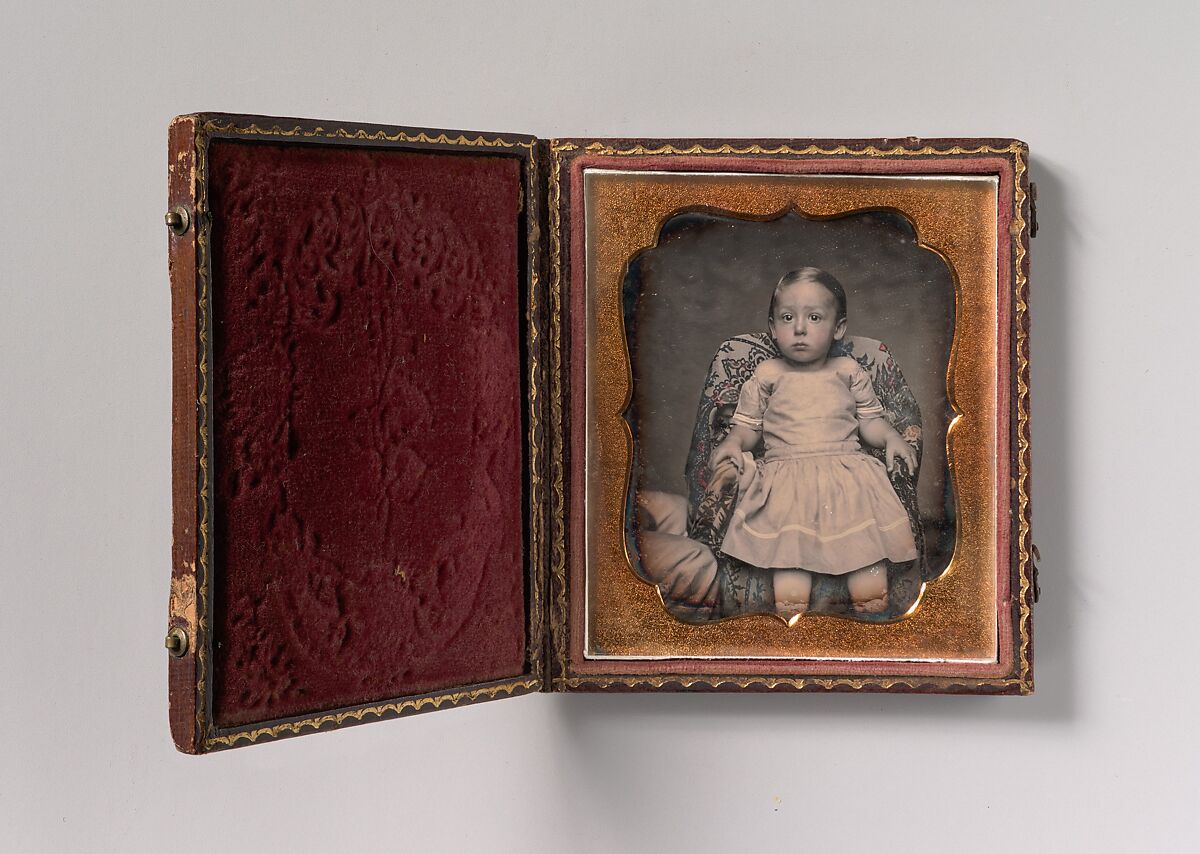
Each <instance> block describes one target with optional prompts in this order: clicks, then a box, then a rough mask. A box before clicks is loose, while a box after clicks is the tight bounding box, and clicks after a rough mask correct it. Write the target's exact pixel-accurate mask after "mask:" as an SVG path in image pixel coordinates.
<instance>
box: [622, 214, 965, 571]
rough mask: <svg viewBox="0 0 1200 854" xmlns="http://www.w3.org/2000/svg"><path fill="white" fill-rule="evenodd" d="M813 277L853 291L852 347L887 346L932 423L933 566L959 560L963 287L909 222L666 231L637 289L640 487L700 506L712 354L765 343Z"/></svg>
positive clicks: (628, 306) (688, 218) (871, 219)
mask: <svg viewBox="0 0 1200 854" xmlns="http://www.w3.org/2000/svg"><path fill="white" fill-rule="evenodd" d="M806 266H811V267H820V268H821V269H823V270H827V271H828V272H830V273H832V274H833V275H834V276H835V277H837V279H838V280H839V281H840V282H841V283H842V285H843V286H844V287H845V289H846V295H847V303H848V318H849V322H848V326H847V334H849V335H860V336H865V337H868V338H876V339H878V340H880V341H883V342H884V343H886V344H887V346H888V347H889V348H890V349H891V351H892V353H893V355H894V357H895V359H896V362H897V363H898V364H899V365H900V369H901V371H902V372H903V373H904V376H905V379H906V380H907V381H908V383H909V386H910V387H911V389H912V391H913V393H914V394H915V395H916V398H917V401H918V403H919V404H920V407H921V416H922V420H923V423H924V459H923V461H922V463H921V477H920V482H919V485H918V501H919V506H920V510H921V515H922V518H923V520H924V522H925V525H926V528H927V533H928V535H929V539H928V542H929V547H930V558H931V560H932V561H933V562H934V563H935V564H937V563H940V562H943V561H948V560H949V557H950V553H951V552H952V551H953V548H954V521H953V520H954V505H953V496H952V495H951V494H950V479H949V472H948V469H947V463H946V429H947V427H948V426H949V423H950V419H951V417H952V415H953V413H952V412H951V410H950V407H949V404H948V402H947V400H946V370H947V366H948V364H949V359H950V346H951V343H952V341H953V336H954V280H953V277H952V275H951V271H950V269H949V267H948V266H947V265H946V263H945V262H944V261H943V260H942V258H941V257H940V256H939V255H937V254H936V253H934V252H932V251H930V250H927V249H924V248H922V247H920V246H919V245H918V244H917V241H916V235H915V233H914V231H913V228H912V226H911V224H910V223H909V222H908V220H906V219H905V218H904V217H903V216H901V215H899V214H897V213H892V212H888V211H871V212H867V213H858V214H851V215H848V216H844V217H838V218H836V219H829V220H810V219H806V218H805V217H803V216H800V215H799V214H796V213H787V214H784V215H783V216H781V217H779V218H777V219H773V220H769V221H766V222H759V221H754V220H745V219H738V218H734V217H731V216H721V215H716V214H712V213H695V212H692V213H682V214H679V215H677V216H674V217H672V218H671V219H669V220H668V221H667V222H666V223H665V224H664V225H663V228H662V232H661V234H660V238H659V241H658V244H657V246H655V247H653V248H651V249H648V250H646V251H644V252H642V253H640V254H639V255H638V256H636V257H635V258H634V259H633V261H632V262H631V263H630V266H629V271H628V273H627V275H626V279H625V288H624V299H625V324H626V334H627V336H628V339H629V346H630V353H631V356H632V362H633V375H634V382H633V400H632V401H631V406H630V410H629V413H628V415H629V418H630V421H631V423H632V425H633V427H634V433H635V437H636V439H635V440H636V442H637V454H636V458H637V465H638V467H639V470H638V471H637V472H635V477H636V482H637V484H638V488H639V489H653V490H662V491H665V492H673V493H678V494H686V493H687V488H686V485H685V483H684V477H683V471H684V465H685V462H686V460H687V454H688V448H689V445H690V442H691V437H692V428H693V427H694V426H695V418H696V407H697V403H698V401H699V397H700V391H701V389H702V388H703V386H704V379H705V376H706V374H707V372H708V367H709V363H710V362H711V361H712V357H713V354H714V353H715V352H716V350H717V347H718V346H720V344H721V342H723V341H724V340H726V339H727V338H729V337H731V336H733V335H737V334H741V333H746V332H761V331H766V328H767V312H768V306H769V303H770V299H771V292H772V290H773V288H774V287H775V284H776V282H778V280H779V278H780V276H782V275H783V274H784V273H786V272H787V271H789V270H793V269H796V268H798V267H806Z"/></svg>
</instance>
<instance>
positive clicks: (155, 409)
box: [0, 2, 1200, 854]
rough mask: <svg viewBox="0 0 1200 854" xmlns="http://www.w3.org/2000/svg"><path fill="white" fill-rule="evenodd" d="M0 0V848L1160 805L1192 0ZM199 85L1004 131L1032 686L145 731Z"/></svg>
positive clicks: (1177, 723) (620, 837)
mask: <svg viewBox="0 0 1200 854" xmlns="http://www.w3.org/2000/svg"><path fill="white" fill-rule="evenodd" d="M3 17H4V25H3V27H2V28H0V75H2V79H0V99H2V101H3V103H2V106H3V117H4V131H3V134H2V135H0V170H2V171H0V223H2V228H3V234H2V235H0V292H2V297H0V299H2V303H0V484H3V486H4V489H3V491H2V492H0V568H2V579H0V580H2V584H0V679H2V681H0V716H2V720H3V725H4V734H3V737H2V741H0V756H2V758H0V827H3V829H4V830H3V843H2V844H3V847H4V848H5V849H6V850H12V851H92V850H96V851H100V850H122V851H153V852H172V854H175V852H191V851H209V852H211V851H253V850H272V849H278V848H284V847H285V846H286V847H287V848H288V849H290V850H295V851H301V850H305V851H341V850H362V849H366V848H368V847H371V848H382V849H399V850H403V849H408V850H413V851H428V850H450V851H454V850H464V849H467V848H468V847H472V848H479V849H484V850H498V851H531V850H534V851H535V850H542V851H562V850H577V851H610V850H622V849H625V850H629V849H632V850H655V851H685V850H688V851H691V850H705V849H718V848H721V847H724V848H726V849H728V850H742V849H747V848H749V847H750V846H751V845H752V844H753V845H754V846H755V847H761V848H764V849H765V848H766V847H767V846H771V847H772V848H774V849H776V850H778V849H782V850H787V849H792V848H806V849H807V848H812V849H814V850H816V849H824V850H837V849H857V850H863V849H865V848H867V847H869V846H870V847H873V848H874V850H889V851H918V850H919V851H958V850H962V849H968V850H972V851H1017V850H1021V851H1055V850H1110V851H1123V850H1127V849H1128V848H1131V847H1134V846H1136V848H1137V849H1139V850H1176V849H1184V848H1186V847H1188V846H1189V845H1192V844H1194V842H1195V837H1196V836H1197V830H1198V827H1197V811H1196V809H1195V806H1196V803H1197V795H1198V794H1200V749H1198V748H1200V735H1198V731H1197V727H1196V724H1195V710H1194V706H1195V704H1196V703H1197V701H1198V700H1200V689H1198V688H1197V686H1196V682H1195V679H1194V675H1195V673H1196V671H1197V662H1196V656H1197V651H1196V644H1195V636H1196V630H1195V621H1196V619H1197V618H1196V614H1197V607H1196V594H1195V584H1194V573H1195V571H1196V556H1195V554H1194V549H1193V547H1191V546H1187V545H1186V543H1187V542H1190V534H1191V532H1192V531H1193V530H1194V529H1195V527H1196V524H1195V520H1194V514H1195V509H1194V508H1195V501H1194V500H1193V497H1194V495H1195V489H1196V483H1197V476H1198V475H1200V467H1198V465H1197V452H1196V450H1195V448H1194V445H1195V442H1194V441H1193V436H1192V434H1193V433H1194V432H1195V424H1196V422H1197V415H1198V414H1200V413H1198V411H1197V395H1196V384H1195V380H1194V378H1192V377H1191V374H1190V371H1189V368H1188V366H1189V365H1190V363H1191V361H1192V354H1193V352H1194V350H1195V348H1194V346H1193V345H1192V344H1191V342H1190V341H1189V337H1190V336H1192V335H1194V334H1195V333H1194V329H1195V322H1194V317H1195V315H1196V310H1197V308H1198V307H1200V300H1198V298H1197V291H1196V287H1195V283H1196V243H1197V241H1196V238H1195V212H1194V204H1195V199H1196V196H1197V191H1198V190H1200V187H1198V186H1197V180H1196V177H1195V170H1194V164H1193V162H1192V157H1193V154H1194V152H1193V150H1192V145H1191V144H1190V143H1188V142H1187V141H1188V140H1193V139H1195V138H1196V136H1197V131H1198V130H1200V127H1198V124H1200V123H1198V122H1197V115H1196V110H1195V97H1194V96H1195V86H1196V83H1197V82H1198V81H1197V72H1196V65H1195V60H1194V48H1195V44H1194V43H1195V41H1196V36H1197V32H1198V27H1197V25H1198V23H1200V18H1198V12H1197V8H1196V7H1195V6H1194V5H1193V4H1185V3H1176V4H1169V5H1164V6H1160V7H1157V8H1149V7H1139V6H1131V5H1129V4H1127V3H1071V4H1054V5H1050V4H1045V3H992V4H989V5H987V6H984V5H982V4H966V3H958V2H948V3H938V4H933V3H908V4H895V3H861V2H860V3H855V4H850V5H838V4H831V3H819V4H803V3H794V2H789V3H779V4H754V5H745V6H741V7H735V6H733V5H732V4H729V3H720V4H713V5H711V6H710V5H705V4H702V3H693V4H687V5H684V6H680V5H663V6H660V5H652V4H644V3H638V4H629V5H623V4H617V3H605V4H589V5H588V6H586V7H575V6H571V5H568V4H563V3H544V4H540V5H536V6H534V5H522V6H520V7H514V8H507V7H505V6H502V5H500V4H488V5H487V6H481V7H480V8H478V9H469V8H465V7H464V8H459V7H450V6H449V5H448V4H447V5H441V4H434V3H428V2H426V3H421V4H401V3H382V2H380V3H375V4H370V5H355V4H338V3H329V2H321V3H288V4H276V5H272V6H257V5H252V4H247V3H217V2H214V3H207V4H204V5H196V4H173V5H172V4H164V3H155V4H150V3H147V4H145V5H143V6H137V5H133V4H118V3H108V4H93V5H83V4H79V5H73V4H72V5H66V4H64V5H63V6H61V7H60V8H57V9H56V8H52V7H50V6H48V5H46V6H43V5H41V4H32V3H30V4H21V5H19V6H16V5H10V6H9V7H6V9H5V14H4V16H3ZM199 109H223V110H228V111H246V112H251V111H256V112H265V113H272V114H276V115H309V116H315V117H320V118H330V119H348V120H359V121H378V122H402V123H406V124H418V125H422V124H423V125H431V126H449V127H456V126H467V127H472V128H480V129H488V130H514V131H529V132H533V133H537V134H539V135H543V136H551V135H556V134H561V135H568V134H578V135H610V136H620V135H681V136H688V135H697V136H732V135H745V136H776V135H796V136H809V135H812V136H874V135H904V134H920V135H927V136H933V135H956V136H957V135H1012V136H1018V137H1021V138H1024V139H1026V140H1028V141H1029V142H1030V143H1031V145H1032V146H1033V151H1034V157H1033V161H1032V170H1033V174H1034V177H1035V178H1036V179H1037V182H1038V186H1039V189H1040V191H1041V202H1040V214H1041V219H1042V224H1043V225H1042V229H1043V230H1042V234H1041V236H1040V237H1039V238H1038V240H1037V242H1036V243H1035V246H1034V297H1033V317H1034V359H1035V365H1036V371H1035V373H1034V380H1033V395H1034V417H1035V421H1034V424H1035V427H1034V430H1033V433H1034V447H1035V455H1036V464H1035V485H1036V492H1035V494H1036V500H1035V507H1036V511H1035V529H1034V530H1035V536H1036V540H1037V542H1038V544H1039V546H1040V548H1041V552H1042V558H1043V560H1042V565H1043V573H1042V592H1043V599H1042V604H1041V605H1040V606H1039V607H1038V616H1037V620H1038V641H1037V642H1038V691H1037V693H1036V694H1035V695H1034V696H1032V697H1029V698H993V699H989V698H954V697H912V696H907V697H906V696H884V697H879V696H802V697H797V696H737V695H730V696H687V695H658V696H653V695H650V696H624V695H614V696H572V697H561V696H533V697H524V698H520V699H516V700H504V701H500V702H497V703H489V704H483V705H479V706H475V707H472V708H467V709H459V710H454V711H446V712H439V713H434V714H430V715H425V716H423V717H418V718H411V719H408V720H404V721H392V722H388V723H376V724H371V725H368V726H364V727H358V728H355V729H350V730H347V731H344V732H340V733H334V734H325V735H319V736H305V737H303V738H300V739H294V740H291V741H286V742H280V743H277V744H271V745H266V746H259V747H252V748H246V749H242V750H237V751H233V752H230V753H225V754H223V755H215V756H209V757H203V758H199V759H196V758H189V757H184V756H180V755H177V754H176V753H175V751H174V749H173V748H172V746H171V742H170V739H169V736H168V732H167V718H166V661H165V657H164V656H165V653H164V652H163V650H162V634H163V629H164V626H165V622H166V621H165V612H166V604H167V588H168V585H167V575H168V569H169V561H170V492H169V468H170V464H169V460H170V404H169V401H170V364H169V353H170V306H169V300H168V286H167V270H166V237H165V234H164V232H163V226H162V212H163V200H164V196H165V175H166V134H165V130H166V125H167V122H168V120H169V119H170V117H171V116H173V115H174V114H176V113H181V112H187V111H191V110H199ZM1155 591H1161V592H1155ZM1148 594H1149V595H1150V596H1151V601H1147V598H1146V597H1147V595H1148Z"/></svg>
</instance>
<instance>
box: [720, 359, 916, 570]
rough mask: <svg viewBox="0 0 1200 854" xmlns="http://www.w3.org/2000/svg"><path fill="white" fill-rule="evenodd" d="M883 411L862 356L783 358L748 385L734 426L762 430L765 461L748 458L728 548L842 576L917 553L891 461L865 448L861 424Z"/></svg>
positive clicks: (768, 564) (771, 562) (758, 562)
mask: <svg viewBox="0 0 1200 854" xmlns="http://www.w3.org/2000/svg"><path fill="white" fill-rule="evenodd" d="M881 416H883V406H882V404H880V402H879V398H877V397H876V396H875V391H874V389H873V388H872V387H871V379H870V377H868V376H867V374H866V372H865V371H864V370H863V369H862V367H860V366H859V364H858V363H857V362H855V361H854V360H853V359H850V358H846V357H838V358H834V359H830V360H829V361H828V362H827V363H826V364H825V365H824V367H822V368H821V369H820V370H816V371H802V370H797V369H795V368H793V367H791V366H790V365H789V364H788V363H787V362H785V361H784V360H782V359H770V360H768V361H766V362H763V363H762V364H761V365H759V366H758V367H757V368H756V369H755V371H754V374H753V375H752V376H751V377H750V379H748V380H747V381H746V383H745V384H744V385H743V386H742V391H741V396H740V398H739V399H738V406H737V412H736V413H735V414H734V416H733V419H732V420H733V423H734V424H741V425H744V426H747V427H751V428H753V429H755V430H760V431H761V432H762V436H763V442H764V444H765V446H766V454H765V455H764V456H763V458H762V459H761V460H755V458H754V457H753V455H751V454H749V453H745V454H743V455H742V459H741V466H740V468H741V478H740V482H739V485H738V500H737V505H736V506H735V507H734V511H733V515H732V517H731V518H730V521H729V528H728V530H727V531H726V533H725V539H724V542H723V543H722V544H721V550H722V551H724V552H725V554H727V555H730V556H732V557H735V558H737V559H739V560H742V561H745V562H746V563H748V564H750V565H751V566H757V567H762V568H766V569H793V568H797V569H806V570H809V571H810V572H821V573H826V574H829V575H842V574H845V573H847V572H853V571H854V570H856V569H861V568H862V567H865V566H870V565H871V564H874V563H878V562H879V561H880V560H883V559H885V558H886V559H887V560H890V561H894V562H896V563H900V562H903V561H910V560H915V559H916V557H917V548H916V544H915V543H914V542H913V536H912V530H911V529H910V528H909V520H908V514H907V513H906V512H905V510H904V507H903V506H902V505H901V504H900V499H899V498H897V497H896V492H895V490H894V489H893V488H892V485H891V483H890V482H889V481H888V476H887V470H886V469H885V468H884V465H883V463H881V462H880V461H879V460H877V459H875V458H874V457H871V456H868V455H867V454H866V453H864V452H863V450H862V446H861V445H860V444H859V441H858V422H859V420H867V419H871V418H878V417H881Z"/></svg>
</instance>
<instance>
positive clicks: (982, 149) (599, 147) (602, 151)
mask: <svg viewBox="0 0 1200 854" xmlns="http://www.w3.org/2000/svg"><path fill="white" fill-rule="evenodd" d="M550 145H551V149H552V150H558V146H560V145H561V150H562V151H570V150H572V149H577V148H579V146H578V145H576V144H574V143H570V142H564V141H562V140H557V139H552V140H550ZM582 150H583V151H585V152H587V153H588V154H598V155H603V156H606V157H609V156H617V157H620V156H626V155H643V154H644V155H658V154H670V155H689V154H691V155H694V154H762V155H767V156H775V155H780V154H786V155H799V156H808V155H813V154H819V155H822V156H828V155H851V156H855V157H892V156H895V155H939V156H945V155H962V154H1014V153H1018V152H1021V151H1024V150H1025V147H1024V145H1022V144H1021V143H1018V142H1015V141H1014V142H1012V143H1009V144H1008V145H1007V146H1005V147H1004V148H997V147H995V146H992V145H981V146H979V147H977V148H963V147H962V146H960V145H954V146H951V147H950V148H937V147H936V146H932V145H926V146H925V147H923V148H905V147H904V146H902V145H897V146H894V147H892V148H878V147H876V146H874V145H869V144H868V145H863V146H861V147H859V148H852V147H850V146H848V145H836V146H834V147H833V148H822V147H821V146H819V145H816V144H815V143H814V144H811V145H807V146H805V147H804V148H793V147H792V146H790V145H786V144H781V145H777V146H775V147H773V148H766V147H764V146H762V145H759V144H757V143H751V144H749V145H745V146H737V145H733V144H732V143H724V144H722V145H718V146H715V147H709V146H705V145H701V144H700V143H696V144H694V145H691V146H688V147H687V148H679V147H677V146H675V145H672V144H670V143H666V144H664V145H660V146H658V147H655V148H650V147H647V146H644V145H635V146H632V147H630V148H615V147H613V146H611V145H607V144H605V143H603V142H600V141H596V142H590V143H588V144H587V145H585V146H583V149H582Z"/></svg>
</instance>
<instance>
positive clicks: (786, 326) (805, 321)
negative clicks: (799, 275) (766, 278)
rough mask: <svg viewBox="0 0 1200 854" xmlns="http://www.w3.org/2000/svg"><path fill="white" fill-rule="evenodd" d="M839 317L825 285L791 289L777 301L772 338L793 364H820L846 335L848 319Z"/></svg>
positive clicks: (835, 305) (804, 285)
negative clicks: (835, 343)
mask: <svg viewBox="0 0 1200 854" xmlns="http://www.w3.org/2000/svg"><path fill="white" fill-rule="evenodd" d="M837 314H838V310H837V300H836V299H835V298H834V296H833V294H831V293H830V292H829V289H828V288H826V287H825V286H824V285H822V284H819V283H817V282H797V283H796V284H794V285H788V286H787V287H786V288H784V289H783V290H782V291H780V292H779V295H778V298H777V299H776V300H775V313H774V315H772V316H771V320H770V323H769V326H770V329H771V337H773V338H774V339H775V343H776V344H777V345H778V346H779V352H780V353H782V354H783V357H784V358H785V359H787V360H788V361H789V362H791V363H792V364H795V365H816V364H820V363H822V362H824V361H825V359H826V358H827V357H828V356H829V349H830V348H831V347H832V346H833V342H834V341H840V340H841V338H842V336H843V335H845V334H846V318H844V317H843V318H840V319H839V318H838V316H837Z"/></svg>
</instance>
